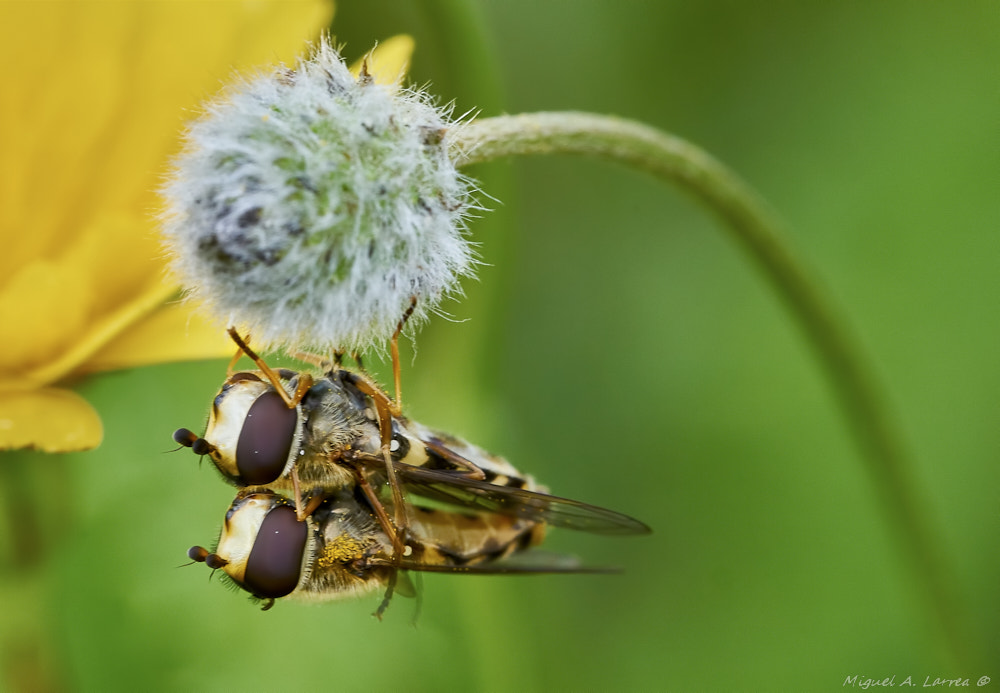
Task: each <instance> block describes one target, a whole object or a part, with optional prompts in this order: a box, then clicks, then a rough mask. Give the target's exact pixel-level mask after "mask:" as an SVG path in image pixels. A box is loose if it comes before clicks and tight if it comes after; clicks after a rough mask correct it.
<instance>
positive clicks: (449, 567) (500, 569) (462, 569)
mask: <svg viewBox="0 0 1000 693" xmlns="http://www.w3.org/2000/svg"><path fill="white" fill-rule="evenodd" d="M386 564H387V565H390V566H391V565H393V563H392V561H391V560H389V559H386ZM398 567H399V568H400V569H401V570H413V571H419V572H424V573H459V574H464V575H545V574H559V573H562V574H567V575H569V574H581V573H587V574H594V575H606V574H614V573H620V572H621V569H620V568H616V567H607V566H583V565H580V561H579V560H578V559H577V558H576V557H575V556H567V555H565V554H559V553H551V552H549V551H540V550H538V549H531V550H530V551H526V552H524V553H517V554H514V555H513V556H509V557H507V558H504V559H502V560H500V561H487V562H483V563H473V564H470V565H454V564H437V563H420V562H416V561H408V560H406V559H405V558H404V559H403V560H402V561H401V562H400V564H399V566H398Z"/></svg>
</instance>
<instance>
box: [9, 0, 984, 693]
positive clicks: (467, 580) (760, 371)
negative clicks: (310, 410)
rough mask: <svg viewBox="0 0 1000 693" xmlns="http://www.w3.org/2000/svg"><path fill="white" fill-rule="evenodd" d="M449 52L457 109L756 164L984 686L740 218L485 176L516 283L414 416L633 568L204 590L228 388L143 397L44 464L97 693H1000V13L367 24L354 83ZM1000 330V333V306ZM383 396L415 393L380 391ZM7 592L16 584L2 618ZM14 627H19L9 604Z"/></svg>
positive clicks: (51, 517)
mask: <svg viewBox="0 0 1000 693" xmlns="http://www.w3.org/2000/svg"><path fill="white" fill-rule="evenodd" d="M399 32H406V33H411V34H413V35H414V36H415V37H416V39H417V52H416V55H415V57H414V61H413V66H412V75H413V79H414V81H415V82H416V83H418V84H421V83H425V82H430V83H431V84H432V90H433V91H434V92H435V93H437V94H440V95H441V97H442V99H444V100H446V101H447V100H452V99H454V101H455V103H456V110H457V111H458V112H464V111H466V110H469V109H481V113H482V115H486V116H488V115H495V114H499V113H503V112H509V113H517V112H522V111H536V110H556V109H574V110H587V111H594V112H598V113H612V114H618V115H622V116H626V117H630V118H635V119H638V120H641V121H644V122H647V123H650V124H652V125H654V126H658V127H661V128H663V129H666V130H669V131H671V132H674V133H676V134H679V135H681V136H683V137H685V138H688V139H690V140H692V141H693V142H696V143H698V144H700V145H701V146H703V147H705V148H706V149H708V150H709V151H710V152H712V153H713V154H715V155H716V156H718V157H719V158H720V159H722V160H723V161H725V162H727V163H728V164H729V165H730V166H732V167H733V168H735V169H736V170H737V171H738V172H740V173H741V174H742V175H743V176H744V177H745V178H746V179H747V180H749V181H750V182H751V184H752V185H753V186H755V187H756V188H757V189H758V190H759V191H760V192H761V193H762V194H763V195H764V196H765V197H766V198H767V199H768V200H769V201H770V202H771V203H772V205H773V206H774V207H775V208H776V209H777V210H778V211H779V213H780V214H781V215H782V216H783V217H784V219H785V220H786V221H787V222H788V226H789V229H790V236H791V239H792V241H793V242H794V244H795V246H797V248H798V249H800V250H801V251H802V252H803V254H804V255H805V256H806V257H807V258H808V259H809V260H810V261H811V262H812V264H813V265H814V266H815V268H816V269H817V271H818V274H819V276H820V278H821V281H822V282H823V283H824V284H825V285H826V286H827V287H828V288H829V289H830V290H831V292H832V294H833V295H834V296H835V297H836V298H837V299H838V301H839V303H840V304H841V305H842V306H843V307H844V308H845V310H846V312H847V313H848V314H849V316H850V318H851V321H852V322H853V324H854V326H855V327H856V328H857V330H858V332H859V334H860V335H861V337H862V339H863V342H864V344H865V346H866V348H867V350H868V352H869V353H870V354H871V355H872V356H873V358H874V360H875V363H876V368H877V371H878V373H879V376H880V378H881V379H882V381H883V382H884V383H885V385H886V386H887V388H888V390H889V392H890V396H891V401H892V404H893V406H894V407H895V408H896V413H897V415H898V420H899V422H900V425H901V427H902V429H903V432H904V433H905V435H906V436H907V438H908V441H909V444H910V447H911V450H912V451H913V453H914V456H915V459H916V461H917V464H918V468H917V470H916V472H917V476H918V480H919V482H920V485H921V489H922V491H923V497H924V501H925V510H924V512H925V514H926V516H927V518H928V521H929V522H932V523H934V525H935V526H936V527H938V528H939V530H940V533H941V535H942V537H943V539H944V540H945V548H946V552H947V556H948V558H949V560H950V563H951V570H952V572H953V573H954V576H955V579H956V582H957V585H958V588H959V591H960V595H959V596H960V598H961V602H962V603H961V608H962V609H963V613H962V616H963V617H964V618H967V621H968V625H969V629H970V631H971V636H972V637H971V641H972V647H974V648H975V649H977V650H978V651H977V652H972V653H971V659H972V663H971V664H967V665H958V666H957V667H956V666H953V665H952V663H951V662H950V660H949V659H948V658H947V657H946V656H945V655H944V650H943V649H942V646H941V642H940V633H938V632H937V627H936V625H935V624H934V623H933V622H932V621H931V620H929V618H928V616H927V612H926V611H925V610H924V609H923V608H922V602H921V597H920V592H919V590H918V589H917V587H916V583H915V582H914V580H913V577H912V574H911V568H910V566H909V564H907V563H906V562H905V561H904V560H903V559H902V557H901V556H902V554H901V550H900V548H899V546H898V541H897V538H896V537H895V535H894V534H893V533H892V532H891V531H890V530H889V529H888V526H887V522H886V516H885V513H884V512H883V509H882V508H881V507H880V506H879V504H878V499H877V497H876V495H875V493H874V492H873V488H872V484H871V483H870V478H869V476H868V474H867V472H866V467H865V466H864V463H863V462H862V460H861V459H860V457H859V453H858V449H857V447H856V446H855V444H854V442H853V440H852V438H851V437H850V433H849V430H848V429H847V427H846V424H845V421H844V418H843V416H842V413H841V411H840V410H839V409H838V407H837V405H836V403H835V402H834V400H833V398H832V396H831V390H830V388H829V385H828V383H827V381H826V380H825V377H824V375H823V374H822V372H821V371H820V370H819V368H818V367H817V361H816V359H815V358H814V356H813V354H812V352H811V351H810V350H809V348H808V347H807V346H806V345H805V343H804V341H803V339H802V338H801V335H800V332H799V330H798V327H797V325H795V324H794V323H793V322H792V321H791V320H790V319H789V316H788V314H787V313H786V312H785V310H784V308H783V306H782V305H781V304H780V303H779V301H778V300H776V297H775V295H774V293H773V292H772V290H771V289H770V287H769V286H768V285H767V284H766V283H765V282H764V281H763V280H762V278H761V276H760V275H759V274H758V273H757V272H756V270H755V269H754V268H753V267H752V266H751V265H750V263H748V262H747V260H746V258H745V257H744V256H743V255H742V254H741V252H740V251H739V249H738V248H736V247H735V245H734V244H733V243H732V242H731V241H730V240H729V239H728V237H727V236H726V234H725V233H724V232H723V230H722V229H721V228H720V227H719V226H718V224H717V223H716V222H715V220H714V218H713V217H711V216H710V215H707V214H706V213H705V212H704V210H702V209H700V208H698V207H697V206H695V205H694V204H693V203H692V202H691V201H690V200H689V199H688V198H686V197H685V196H683V195H681V194H679V193H677V192H676V191H674V190H671V189H667V188H664V187H663V186H662V185H660V184H658V183H656V182H654V181H651V180H649V179H647V178H645V177H644V176H642V175H640V174H637V173H635V172H632V171H629V170H625V169H622V168H620V167H618V166H614V165H609V164H606V163H603V162H598V161H589V160H583V159H572V158H560V157H552V158H548V159H544V160H543V159H533V160H520V161H516V162H503V163H494V164H489V165H484V166H481V167H479V168H478V169H476V170H475V171H474V174H475V175H476V176H477V177H479V178H480V180H481V181H482V182H483V186H484V188H485V190H486V191H487V192H488V193H489V194H490V195H492V196H494V197H496V198H497V199H498V202H495V203H491V204H492V206H493V207H494V211H492V212H490V213H489V214H488V215H486V216H485V217H484V218H483V219H481V220H478V221H476V222H475V223H474V224H473V227H472V230H473V236H474V239H475V240H476V241H477V242H479V243H480V244H481V246H480V251H481V254H482V258H483V260H484V261H485V262H486V263H488V265H489V266H487V267H484V268H483V270H482V272H481V279H480V281H479V282H478V283H470V284H469V285H468V286H467V293H468V300H465V301H461V302H456V303H453V304H450V305H448V306H446V309H447V310H449V312H450V313H451V315H452V316H453V317H454V318H455V321H452V322H449V321H446V320H440V319H439V320H437V321H436V322H434V323H433V324H431V325H430V326H429V327H428V328H426V329H425V330H424V331H423V332H422V333H421V334H420V335H419V340H418V347H419V348H418V353H417V355H416V357H413V356H412V355H411V353H410V352H411V351H412V350H410V351H408V353H407V355H406V357H405V370H404V385H405V392H406V399H407V405H408V409H409V413H410V414H411V415H412V416H414V417H415V418H417V419H419V420H421V421H424V422H425V423H428V424H431V425H434V426H438V427H441V428H445V429H448V430H452V431H454V432H456V433H458V434H461V435H464V436H465V437H468V438H469V439H471V440H474V441H476V442H477V443H480V444H481V445H483V446H484V447H487V448H489V449H492V450H496V451H497V452H500V453H502V454H504V455H505V456H507V457H508V458H509V459H510V460H511V461H512V462H513V463H514V464H515V465H516V466H518V467H519V468H521V469H523V470H525V471H528V472H530V473H532V474H534V475H535V476H536V477H537V478H538V479H540V480H541V481H542V482H544V483H546V484H548V485H549V486H550V487H551V488H552V489H553V491H554V492H556V493H558V494H560V495H564V496H568V497H572V498H578V499H580V500H585V501H588V502H591V503H595V504H598V505H604V506H607V507H610V508H614V509H618V510H621V511H624V512H627V513H629V514H632V515H634V516H636V517H638V518H640V519H642V520H644V521H645V522H647V523H648V524H649V525H651V526H652V527H653V528H654V534H653V535H652V536H650V537H641V538H624V539H609V538H604V537H595V536H586V535H583V536H581V535H572V534H571V533H568V532H565V531H563V532H559V531H554V532H553V533H552V535H551V541H550V542H549V548H551V549H555V550H559V551H565V552H572V553H576V554H578V555H580V556H582V557H583V558H584V559H585V561H586V562H588V563H592V564H616V565H620V566H622V567H623V568H624V569H625V572H624V574H622V575H613V576H543V577H532V578H499V577H488V578H486V577H463V576H443V575H430V576H426V577H425V578H424V582H423V585H424V589H423V607H422V608H423V611H422V615H421V617H420V620H419V623H418V625H417V627H416V628H414V627H413V626H412V625H411V617H412V615H413V612H414V603H413V602H412V601H410V600H404V599H399V600H397V601H396V602H394V603H393V605H392V607H391V608H390V610H389V612H388V614H387V617H386V619H385V621H384V622H382V623H379V622H377V621H376V620H374V619H373V618H371V617H370V613H371V612H372V610H373V609H374V607H375V606H376V604H377V601H378V599H377V597H371V598H369V599H366V600H362V601H360V602H348V603H342V604H330V605H326V606H309V605H299V604H293V603H285V602H282V603H279V604H278V605H277V606H276V607H275V608H274V609H273V610H272V611H270V612H268V613H261V612H260V611H259V610H258V609H256V608H255V607H254V606H253V605H252V604H250V603H249V602H248V601H247V600H246V598H245V596H244V595H243V594H241V593H234V592H230V591H227V590H226V589H224V588H223V587H221V586H220V585H218V584H216V583H215V582H214V581H213V582H210V581H209V571H208V570H206V569H205V568H204V566H192V567H188V568H177V566H178V565H180V564H181V563H183V562H185V557H184V553H185V551H186V550H187V548H188V547H189V546H191V545H192V544H209V543H210V542H211V541H212V540H213V538H214V536H215V534H216V532H217V530H218V527H219V526H220V524H221V522H222V517H223V514H224V512H225V510H226V508H227V507H228V503H229V501H230V500H231V499H232V496H233V491H232V489H230V488H229V487H227V486H225V485H224V484H222V483H221V482H220V481H219V479H218V477H217V475H216V474H215V472H214V471H213V470H212V469H211V468H210V466H209V465H207V464H206V465H202V468H200V469H199V468H198V465H197V463H196V461H195V459H194V457H193V456H192V455H190V453H188V452H179V453H177V454H174V455H168V454H163V453H164V451H166V450H168V449H170V448H171V447H172V444H171V441H170V434H171V432H172V431H173V430H174V429H175V428H177V427H179V426H187V427H190V428H194V429H198V427H199V426H200V425H201V424H202V422H203V420H204V416H205V413H206V411H207V407H208V404H209V402H210V399H211V397H212V396H213V394H214V393H215V391H216V389H217V387H218V385H219V383H220V382H221V379H222V377H223V375H224V371H225V363H224V362H221V361H220V362H211V363H196V364H179V365H169V366H161V367H155V368H148V369H143V370H136V371H131V372H123V373H117V374H111V375H108V376H104V377H101V378H99V379H95V380H92V381H89V382H87V383H85V384H84V385H83V386H82V387H81V391H82V392H83V393H84V394H85V395H86V396H87V397H88V399H90V400H91V401H92V402H94V403H95V405H96V406H97V407H98V409H99V411H100V412H101V415H102V417H103V419H104V422H105V426H106V437H105V442H104V444H103V445H102V447H101V448H100V449H98V450H96V451H94V452H91V453H87V454H77V455H68V456H63V457H45V456H42V455H39V456H37V458H38V459H37V461H36V463H35V466H36V467H37V468H38V469H37V470H36V471H35V472H34V473H33V476H32V481H31V483H34V484H36V485H37V491H38V496H39V497H40V498H42V499H43V502H46V503H48V510H47V511H46V512H47V516H46V517H47V521H48V532H49V534H50V535H51V536H52V537H53V538H52V539H51V541H52V545H51V547H50V549H49V551H50V553H51V556H52V557H51V558H50V560H49V561H48V562H47V564H46V570H45V572H44V577H43V579H42V580H41V581H40V582H39V583H38V585H37V586H36V589H37V590H39V591H40V592H42V593H43V594H44V595H45V596H44V601H45V603H46V604H47V609H48V617H49V618H50V619H51V620H50V623H48V624H46V625H45V627H46V628H47V629H49V631H50V634H51V635H52V637H54V638H55V639H56V642H55V647H54V650H53V651H54V652H55V653H56V654H55V657H56V660H57V661H55V662H52V663H51V664H52V666H54V667H57V668H59V669H61V673H60V677H61V678H62V679H63V680H65V681H66V682H67V683H68V685H69V686H70V687H71V688H72V689H78V690H104V691H108V690H136V689H142V690H164V691H172V690H181V689H190V690H220V691H221V690H237V689H241V690H264V689H268V690H289V691H293V690H294V691H308V690H316V689H318V690H333V689H343V690H378V691H381V690H386V691H389V690H402V689H406V690H413V691H431V690H483V691H511V690H517V691H536V690H537V691H543V690H833V689H841V688H842V685H843V683H844V680H845V678H846V677H848V676H853V675H860V676H861V677H862V678H865V677H869V676H870V677H873V678H882V677H886V676H892V675H896V677H897V685H898V684H899V682H900V681H901V680H902V679H903V678H905V677H906V676H912V677H913V681H914V682H915V683H916V684H917V685H921V684H922V683H923V681H924V677H925V676H930V677H931V680H933V679H934V677H948V678H953V677H955V676H961V677H963V678H971V679H972V681H971V683H972V685H973V686H975V684H976V682H977V679H978V678H979V677H980V676H983V675H987V676H990V677H993V678H994V679H995V680H994V681H993V682H992V683H991V684H989V686H988V687H990V688H996V687H997V686H998V685H1000V683H998V682H1000V667H998V666H997V663H998V662H1000V658H998V654H1000V647H998V645H1000V598H998V589H997V586H998V582H1000V555H998V551H997V542H996V538H997V531H998V529H1000V518H998V488H1000V483H998V482H1000V464H998V454H997V450H998V449H1000V427H998V425H997V418H996V415H997V394H996V393H997V391H998V388H1000V367H998V364H997V352H998V350H997V346H998V337H1000V322H998V320H997V308H996V306H997V301H996V297H997V296H998V295H1000V293H998V291H1000V236H998V229H1000V195H998V194H997V182H998V175H997V174H998V160H1000V159H998V154H1000V147H998V145H1000V127H998V126H1000V119H998V115H1000V108H998V106H1000V89H998V86H1000V79H998V77H1000V6H998V5H997V4H996V2H992V1H991V2H986V1H983V2H962V3H934V2H909V1H906V2H904V1H902V0H898V1H892V2H881V3H877V4H874V5H873V4H872V3H867V2H857V1H852V2H838V3H799V2H769V3H766V4H760V3H742V2H697V3H689V2H610V1H605V2H597V1H596V0H591V1H585V2H581V1H576V2H569V1H568V0H567V1H563V2H554V1H549V2H538V1H537V0H535V1H533V0H492V1H490V0H482V1H480V2H478V3H461V2H457V1H455V2H447V1H444V0H440V1H437V2H421V3H401V2H390V1H388V0H384V1H372V0H367V1H364V2H362V1H361V0H341V1H340V2H339V3H338V8H337V17H336V19H335V22H334V33H335V35H336V37H337V38H338V40H340V41H343V42H346V44H347V50H346V52H347V54H348V56H349V57H356V56H357V55H360V54H361V53H362V52H363V51H364V50H365V49H366V48H367V47H368V46H369V45H370V44H371V43H372V42H373V41H374V40H375V39H377V38H384V37H386V36H389V35H391V34H394V33H399ZM990 306H993V308H991V307H990ZM382 372H383V373H384V370H383V371H382ZM8 594H9V593H8ZM2 608H3V609H4V610H6V609H8V608H15V609H16V607H11V606H10V605H6V606H3V607H2Z"/></svg>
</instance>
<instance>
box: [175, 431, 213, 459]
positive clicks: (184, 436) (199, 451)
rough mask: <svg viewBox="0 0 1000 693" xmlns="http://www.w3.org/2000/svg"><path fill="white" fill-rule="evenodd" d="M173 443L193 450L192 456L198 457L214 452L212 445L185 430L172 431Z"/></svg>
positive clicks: (192, 432)
mask: <svg viewBox="0 0 1000 693" xmlns="http://www.w3.org/2000/svg"><path fill="white" fill-rule="evenodd" d="M174 442H175V443H177V444H179V445H183V446H184V447H186V448H191V449H192V450H194V454H196V455H199V456H202V455H207V454H209V453H211V452H215V446H214V445H212V444H211V443H209V442H208V441H207V440H205V439H204V438H201V437H200V436H198V434H197V433H195V432H194V431H192V430H190V429H187V428H178V429H177V430H176V431H174Z"/></svg>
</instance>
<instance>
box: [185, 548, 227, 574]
mask: <svg viewBox="0 0 1000 693" xmlns="http://www.w3.org/2000/svg"><path fill="white" fill-rule="evenodd" d="M188 558H190V559H191V560H192V561H194V562H195V563H204V564H205V565H207V566H208V567H209V568H211V569H212V570H218V569H219V568H222V567H223V566H227V565H229V561H227V560H226V559H225V558H223V557H222V556H220V555H219V554H217V553H212V552H211V551H209V550H208V549H206V548H205V547H204V546H192V547H191V548H190V549H188Z"/></svg>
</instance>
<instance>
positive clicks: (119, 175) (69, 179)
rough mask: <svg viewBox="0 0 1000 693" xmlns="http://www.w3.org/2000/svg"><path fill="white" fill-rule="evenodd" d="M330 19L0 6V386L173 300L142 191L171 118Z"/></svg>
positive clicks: (53, 369) (257, 11)
mask: <svg viewBox="0 0 1000 693" xmlns="http://www.w3.org/2000/svg"><path fill="white" fill-rule="evenodd" d="M332 12H333V5H332V3H331V2H327V1H325V0H297V1H295V2H281V3H274V2H253V3H250V2H217V3H163V2H157V3H147V2H131V3H3V2H0V62H2V64H4V65H7V66H9V67H11V69H9V70H7V71H6V73H5V80H4V96H3V108H0V152H2V155H0V200H3V204H0V237H2V238H3V240H4V252H3V253H0V324H4V325H8V326H10V329H9V337H5V339H4V340H3V342H0V364H2V365H0V389H18V388H19V387H23V386H24V385H25V384H26V383H29V382H30V383H31V384H34V385H44V384H46V383H51V382H54V381H55V380H56V379H58V378H61V377H63V376H65V375H66V374H68V373H70V372H71V371H73V370H74V369H75V368H77V367H78V366H79V365H80V363H81V362H82V360H84V359H86V358H88V357H89V356H90V355H92V354H95V353H99V352H100V350H101V348H102V347H103V345H104V343H105V342H107V341H108V340H109V339H111V338H113V337H114V336H115V335H117V334H118V333H119V332H120V331H121V330H122V329H124V328H126V327H127V326H128V324H129V322H130V321H133V320H136V319H140V318H142V317H143V316H145V315H147V314H148V313H149V312H150V311H152V310H153V309H154V308H155V307H156V305H155V302H156V301H161V302H162V301H163V300H165V299H166V298H168V297H169V296H171V295H172V294H173V293H174V291H173V289H172V288H171V287H169V286H167V285H165V284H164V283H163V282H162V279H161V276H160V275H161V273H162V269H161V268H162V267H163V265H164V263H163V260H162V253H161V250H160V246H159V241H158V238H157V236H156V233H155V228H154V227H155V224H154V221H153V213H154V211H155V209H156V208H157V207H158V205H159V202H158V200H157V198H156V196H155V192H154V191H155V189H156V188H157V187H158V186H159V183H160V180H161V176H162V174H163V171H164V168H165V165H166V161H167V157H168V155H169V154H170V153H172V152H173V151H176V149H177V148H178V146H179V145H178V133H179V131H180V129H181V126H182V124H183V120H184V119H185V118H186V117H187V116H189V115H190V113H191V111H192V110H194V109H195V107H196V105H197V104H198V103H199V102H200V101H201V100H202V99H204V98H205V97H206V96H209V95H211V94H212V93H214V92H215V91H217V90H218V89H219V88H220V86H221V85H222V83H223V82H224V81H226V80H227V79H228V78H230V77H231V75H232V71H233V69H234V67H237V68H241V69H247V68H250V67H251V66H269V65H271V64H273V63H274V62H276V61H279V60H284V61H285V62H287V63H291V62H293V59H294V57H295V56H296V55H297V54H299V53H301V52H302V50H303V49H304V48H305V46H306V43H307V42H308V41H309V40H313V39H315V38H316V36H317V35H318V34H319V33H320V32H321V31H322V30H323V29H324V28H325V27H326V26H328V24H329V21H330V19H331V17H332ZM178 36H183V37H184V41H183V46H180V45H179V44H178V43H177V37H178ZM40 42H43V43H44V47H45V50H41V51H39V50H38V46H39V45H40ZM151 301H153V303H151ZM188 351H190V348H189V347H184V348H182V352H185V353H187V352H188ZM164 356H165V360H169V357H167V356H166V354H164ZM88 370H93V369H92V368H88Z"/></svg>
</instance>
